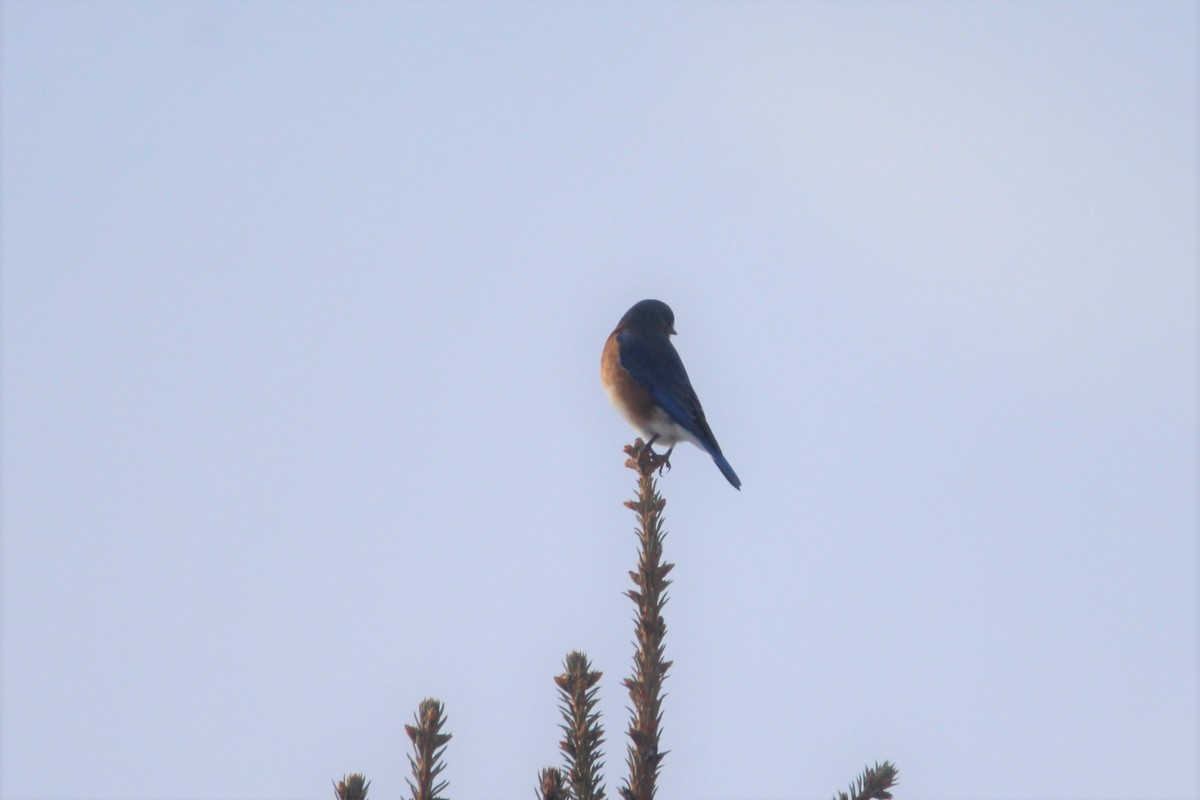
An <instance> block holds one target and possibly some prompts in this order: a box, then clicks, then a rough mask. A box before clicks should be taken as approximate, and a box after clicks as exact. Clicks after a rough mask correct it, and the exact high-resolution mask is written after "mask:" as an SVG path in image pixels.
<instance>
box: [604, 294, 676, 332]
mask: <svg viewBox="0 0 1200 800" xmlns="http://www.w3.org/2000/svg"><path fill="white" fill-rule="evenodd" d="M618 327H621V328H628V329H630V330H637V331H647V332H653V333H661V334H663V335H664V336H671V335H673V334H674V333H675V313H674V312H673V311H671V307H670V306H669V305H667V304H666V303H664V302H663V301H661V300H643V301H641V302H640V303H636V304H634V306H633V308H631V309H629V310H628V311H626V312H625V316H623V317H621V323H620V325H619V326H618Z"/></svg>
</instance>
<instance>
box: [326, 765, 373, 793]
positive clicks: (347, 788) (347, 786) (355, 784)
mask: <svg viewBox="0 0 1200 800" xmlns="http://www.w3.org/2000/svg"><path fill="white" fill-rule="evenodd" d="M370 787H371V782H370V781H369V780H367V779H366V778H365V777H363V776H362V775H361V774H360V773H358V772H352V773H350V774H349V775H344V776H343V777H342V779H341V780H340V781H338V782H336V783H334V784H333V796H334V797H335V798H336V800H367V789H369V788H370Z"/></svg>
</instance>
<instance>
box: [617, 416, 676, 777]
mask: <svg viewBox="0 0 1200 800" xmlns="http://www.w3.org/2000/svg"><path fill="white" fill-rule="evenodd" d="M625 452H626V454H628V455H629V459H628V460H627V461H626V462H625V466H627V467H629V468H630V469H632V470H634V471H636V472H637V473H638V496H637V499H636V500H627V501H626V502H625V505H626V507H628V508H629V509H631V510H632V511H633V512H634V513H635V514H636V515H637V517H638V530H637V536H638V544H639V553H638V569H637V572H630V573H629V577H630V578H632V579H633V584H634V586H635V588H633V589H630V590H629V591H628V592H626V594H627V595H628V596H629V598H630V599H631V600H633V602H634V605H635V606H636V607H637V613H636V615H635V617H634V623H635V627H636V631H637V641H636V643H635V644H636V650H635V652H634V655H633V675H632V677H629V678H626V679H625V681H624V684H625V687H626V688H627V689H628V690H629V699H630V700H631V701H632V708H630V710H629V715H630V718H629V748H628V752H627V754H626V763H627V764H628V765H629V776H628V778H626V783H625V785H623V786H622V787H621V796H622V797H623V798H624V800H654V793H655V790H656V788H657V783H658V773H659V769H660V768H661V766H662V760H663V756H665V755H666V753H665V752H663V750H662V749H661V746H660V744H661V743H660V735H661V726H662V700H663V691H662V685H663V681H664V680H665V679H666V677H667V671H668V670H669V669H670V668H671V662H670V661H667V660H666V658H664V654H665V650H664V645H663V639H664V637H665V636H666V633H667V624H666V622H665V621H664V620H663V616H662V611H663V607H664V606H665V605H666V603H667V594H666V591H667V587H668V586H670V585H671V582H670V581H669V580H667V575H668V574H669V573H670V572H671V569H672V568H673V567H674V565H673V564H667V563H664V562H663V560H662V545H663V539H664V538H665V537H666V533H665V532H664V531H663V529H662V510H663V507H664V506H666V501H665V500H663V498H662V497H661V496H660V495H659V493H658V489H657V486H656V481H655V480H654V471H655V470H661V469H662V468H663V467H664V466H667V464H666V459H665V457H664V456H659V455H656V454H654V453H653V452H651V450H650V448H649V447H646V445H645V444H644V443H643V442H642V440H641V439H638V440H636V441H635V442H634V443H633V444H632V445H630V446H627V447H626V448H625Z"/></svg>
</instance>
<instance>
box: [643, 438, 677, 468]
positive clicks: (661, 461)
mask: <svg viewBox="0 0 1200 800" xmlns="http://www.w3.org/2000/svg"><path fill="white" fill-rule="evenodd" d="M655 438H658V437H655ZM651 441H653V439H652V440H651ZM646 452H647V453H648V454H649V455H648V456H647V458H646V461H647V463H648V464H649V466H650V469H651V470H655V469H656V470H658V474H659V477H661V476H662V474H663V473H664V472H670V471H671V453H673V452H675V446H674V445H671V447H670V448H668V449H667V452H665V453H663V454H661V455H659V454H658V453H656V452H654V451H653V450H651V449H650V443H649V442H647V443H646Z"/></svg>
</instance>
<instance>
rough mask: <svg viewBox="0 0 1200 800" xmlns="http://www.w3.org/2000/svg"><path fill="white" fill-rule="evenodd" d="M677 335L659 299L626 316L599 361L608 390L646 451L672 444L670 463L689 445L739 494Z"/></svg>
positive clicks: (672, 317)
mask: <svg viewBox="0 0 1200 800" xmlns="http://www.w3.org/2000/svg"><path fill="white" fill-rule="evenodd" d="M674 333H675V314H674V313H673V312H672V311H671V307H670V306H668V305H667V304H666V303H664V302H662V301H661V300H643V301H641V302H640V303H637V304H635V305H634V306H633V308H631V309H629V310H628V311H626V312H625V316H623V317H621V321H620V322H618V323H617V327H616V329H615V330H614V331H613V332H612V333H611V334H610V335H609V337H608V341H607V342H605V343H604V354H603V355H602V356H601V357H600V377H601V379H602V380H603V381H604V390H605V391H606V392H608V398H609V399H610V400H611V401H612V404H613V405H614V406H616V408H617V411H619V412H621V416H623V417H624V418H625V419H626V420H627V421H628V422H629V424H630V425H632V426H633V427H634V428H636V429H637V430H638V431H640V432H641V433H642V435H644V436H646V437H647V440H646V446H647V447H650V446H651V445H653V444H654V443H655V442H661V443H662V444H664V445H669V446H670V449H668V450H667V452H666V455H665V458H667V459H669V458H670V456H671V452H672V451H673V450H674V449H675V443H676V442H685V441H686V442H691V443H692V444H694V445H696V446H697V447H699V448H700V449H701V450H703V451H705V452H706V453H708V454H709V455H710V456H712V459H713V461H715V462H716V463H717V466H718V467H719V468H720V470H721V474H722V475H724V476H725V478H726V480H728V481H729V482H730V483H731V484H733V487H734V488H735V489H741V488H742V482H741V481H740V480H739V479H738V476H737V473H736V472H734V471H733V467H731V466H730V465H729V462H728V461H727V460H726V459H725V456H724V455H722V454H721V446H720V445H718V444H717V437H715V436H713V432H712V429H711V428H709V427H708V420H706V419H705V418H704V409H703V408H701V407H700V398H698V397H696V391H695V390H694V389H692V382H691V381H689V380H688V375H687V370H685V369H684V368H683V361H681V360H680V358H679V353H677V352H675V346H674V345H672V344H671V336H672V335H674ZM651 452H653V451H651ZM668 463H669V462H668Z"/></svg>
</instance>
